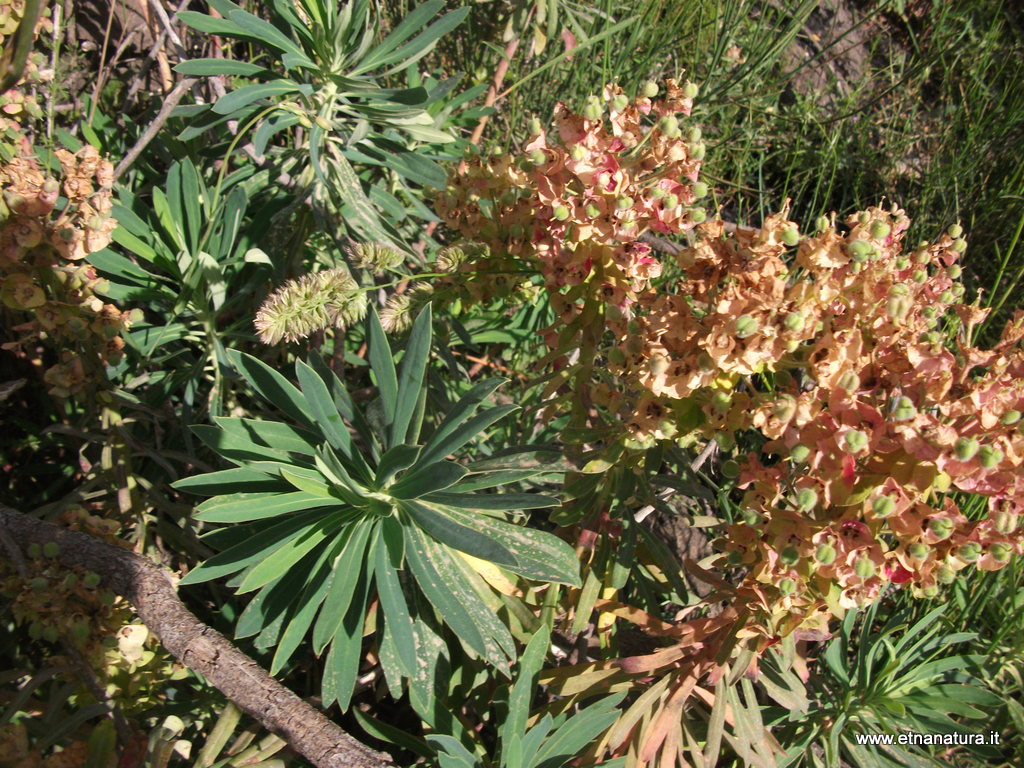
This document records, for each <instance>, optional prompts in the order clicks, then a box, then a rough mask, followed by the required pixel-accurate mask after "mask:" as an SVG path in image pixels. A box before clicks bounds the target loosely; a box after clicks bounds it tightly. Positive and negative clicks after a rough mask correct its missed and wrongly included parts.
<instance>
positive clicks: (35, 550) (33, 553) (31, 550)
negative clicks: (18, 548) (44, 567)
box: [25, 542, 43, 560]
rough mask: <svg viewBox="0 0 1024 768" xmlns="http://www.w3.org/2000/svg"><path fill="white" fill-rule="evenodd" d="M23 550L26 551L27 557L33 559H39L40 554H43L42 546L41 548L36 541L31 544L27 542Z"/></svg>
mask: <svg viewBox="0 0 1024 768" xmlns="http://www.w3.org/2000/svg"><path fill="white" fill-rule="evenodd" d="M25 552H26V553H27V554H28V556H29V557H31V558H32V559H33V560H37V559H39V558H40V557H42V556H43V548H42V547H40V546H39V545H38V544H36V543H34V542H33V543H32V544H29V545H28V546H27V547H26V548H25Z"/></svg>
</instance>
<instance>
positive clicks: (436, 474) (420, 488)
mask: <svg viewBox="0 0 1024 768" xmlns="http://www.w3.org/2000/svg"><path fill="white" fill-rule="evenodd" d="M467 474H468V470H467V469H466V468H465V467H463V466H461V465H460V464H454V463H453V462H450V461H439V462H437V463H436V464H426V465H423V466H420V467H417V468H415V469H412V470H410V471H409V472H408V473H407V474H406V475H404V476H403V477H401V478H400V479H399V480H398V482H396V483H395V484H394V485H392V486H391V487H390V488H389V489H388V493H390V494H391V495H392V496H394V497H395V498H398V499H415V498H417V497H419V496H423V495H425V494H428V493H433V492H434V491H440V490H443V489H445V488H448V487H450V486H452V485H455V483H457V482H459V480H461V479H462V478H464V477H465V476H466V475H467Z"/></svg>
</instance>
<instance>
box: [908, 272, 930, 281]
mask: <svg viewBox="0 0 1024 768" xmlns="http://www.w3.org/2000/svg"><path fill="white" fill-rule="evenodd" d="M910 279H911V280H913V281H914V282H915V283H917V284H918V285H920V284H921V283H923V282H925V281H926V280H928V270H927V269H915V270H914V272H913V274H911V275H910Z"/></svg>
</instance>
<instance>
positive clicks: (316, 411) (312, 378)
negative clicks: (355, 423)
mask: <svg viewBox="0 0 1024 768" xmlns="http://www.w3.org/2000/svg"><path fill="white" fill-rule="evenodd" d="M295 375H296V377H297V378H298V380H299V385H300V386H301V387H302V393H303V394H304V395H305V396H306V403H307V406H308V408H309V411H310V413H312V414H313V416H314V418H315V419H316V420H317V424H318V425H319V427H320V430H321V431H322V432H323V434H324V436H325V437H326V438H327V440H328V442H330V444H331V445H332V446H333V447H334V448H336V449H337V450H339V451H341V453H342V454H344V455H345V456H346V457H349V458H351V456H352V453H353V447H352V438H351V437H350V436H349V434H348V428H347V427H346V426H345V422H344V421H342V419H341V414H340V413H338V409H337V408H335V407H334V398H332V397H331V393H330V392H329V391H328V390H327V385H326V384H325V383H324V380H323V379H322V378H320V376H319V374H317V372H316V371H314V370H313V369H312V368H311V367H310V366H308V365H306V364H305V363H304V362H302V361H301V360H297V361H296V362H295Z"/></svg>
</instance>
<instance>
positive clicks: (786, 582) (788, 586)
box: [779, 579, 796, 597]
mask: <svg viewBox="0 0 1024 768" xmlns="http://www.w3.org/2000/svg"><path fill="white" fill-rule="evenodd" d="M779 592H780V593H781V595H782V596H783V597H789V596H790V595H792V594H793V593H794V592H796V582H795V581H793V579H783V580H782V581H780V582H779Z"/></svg>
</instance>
